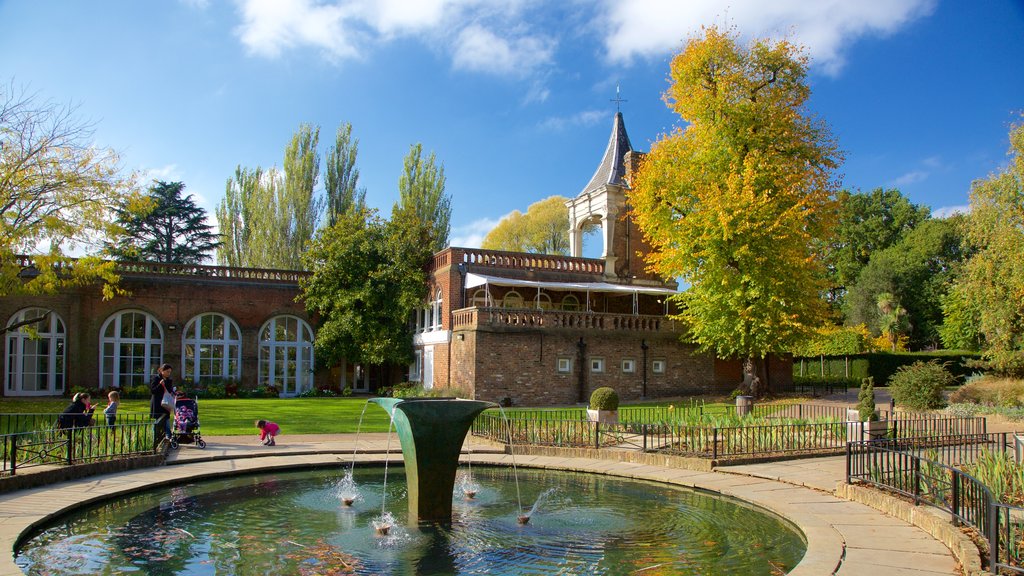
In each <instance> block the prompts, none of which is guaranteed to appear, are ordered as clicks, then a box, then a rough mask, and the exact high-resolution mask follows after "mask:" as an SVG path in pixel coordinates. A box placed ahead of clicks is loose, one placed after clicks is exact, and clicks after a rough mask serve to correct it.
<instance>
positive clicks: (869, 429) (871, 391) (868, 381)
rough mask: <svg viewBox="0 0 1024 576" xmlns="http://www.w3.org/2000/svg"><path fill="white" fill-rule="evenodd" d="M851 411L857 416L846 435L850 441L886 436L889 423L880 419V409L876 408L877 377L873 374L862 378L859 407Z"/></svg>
mask: <svg viewBox="0 0 1024 576" xmlns="http://www.w3.org/2000/svg"><path fill="white" fill-rule="evenodd" d="M849 412H850V413H853V414H855V415H856V418H857V420H856V421H854V422H851V424H853V426H848V427H847V435H846V437H847V439H848V440H849V441H850V442H855V441H858V440H864V441H865V442H867V441H871V440H875V439H877V438H881V437H883V436H885V434H886V433H887V432H888V430H889V425H888V423H887V422H885V421H884V420H879V419H878V410H877V409H876V408H875V379H874V377H872V376H868V377H867V378H864V379H863V380H861V382H860V392H859V393H857V408H856V410H852V409H851V410H849ZM858 432H859V433H858Z"/></svg>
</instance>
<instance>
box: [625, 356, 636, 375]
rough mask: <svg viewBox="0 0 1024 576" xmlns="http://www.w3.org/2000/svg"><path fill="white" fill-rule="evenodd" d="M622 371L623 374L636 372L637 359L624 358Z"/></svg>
mask: <svg viewBox="0 0 1024 576" xmlns="http://www.w3.org/2000/svg"><path fill="white" fill-rule="evenodd" d="M622 373H623V374H634V373H636V360H634V359H632V358H624V359H623V360H622Z"/></svg>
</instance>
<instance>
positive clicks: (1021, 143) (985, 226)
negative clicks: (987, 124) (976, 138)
mask: <svg viewBox="0 0 1024 576" xmlns="http://www.w3.org/2000/svg"><path fill="white" fill-rule="evenodd" d="M1009 155H1010V163H1009V165H1008V166H1007V167H1006V168H1005V169H1004V170H1002V171H1000V172H997V173H995V174H993V175H991V176H989V177H988V178H987V179H985V180H979V181H976V182H975V183H974V185H973V186H972V187H971V211H970V214H969V215H968V216H967V217H966V222H965V230H966V235H967V239H968V241H969V242H970V243H971V245H972V246H973V247H976V248H977V252H976V253H974V254H973V255H972V256H971V257H970V259H969V260H968V261H967V264H966V266H965V270H964V274H963V275H962V276H961V278H960V279H959V281H958V283H957V286H956V288H955V289H956V290H957V291H958V292H959V297H960V298H961V299H962V300H963V302H964V303H965V305H966V306H968V307H969V308H971V309H973V310H977V311H978V321H979V326H980V331H981V333H982V334H983V335H984V337H985V346H984V353H985V356H986V359H987V360H988V361H989V363H990V364H991V367H992V368H994V369H995V370H997V371H999V372H1002V373H1005V374H1011V375H1017V376H1024V250H1022V249H1021V246H1024V124H1016V125H1014V126H1013V127H1012V128H1011V129H1010V152H1009Z"/></svg>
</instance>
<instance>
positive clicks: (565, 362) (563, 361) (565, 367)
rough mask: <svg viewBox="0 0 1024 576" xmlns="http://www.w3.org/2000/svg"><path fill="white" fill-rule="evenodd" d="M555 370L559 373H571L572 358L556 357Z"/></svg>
mask: <svg viewBox="0 0 1024 576" xmlns="http://www.w3.org/2000/svg"><path fill="white" fill-rule="evenodd" d="M555 370H556V371H557V372H558V373H559V374H570V373H572V358H570V357H568V356H563V357H561V358H559V359H558V361H557V362H556V364H555Z"/></svg>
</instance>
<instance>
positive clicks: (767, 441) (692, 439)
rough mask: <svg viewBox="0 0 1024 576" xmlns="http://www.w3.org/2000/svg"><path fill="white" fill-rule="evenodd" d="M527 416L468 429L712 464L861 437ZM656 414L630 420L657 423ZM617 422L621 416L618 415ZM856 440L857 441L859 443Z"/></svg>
mask: <svg viewBox="0 0 1024 576" xmlns="http://www.w3.org/2000/svg"><path fill="white" fill-rule="evenodd" d="M546 414H548V413H545V412H534V413H530V417H526V415H525V414H521V415H520V416H519V417H510V418H507V419H503V418H502V416H501V415H500V414H497V413H493V412H484V413H483V414H481V415H480V416H479V417H477V419H476V421H475V422H474V424H473V434H475V435H477V436H482V437H485V438H488V439H491V440H494V441H497V442H502V443H508V442H509V441H510V438H511V442H512V443H513V444H525V445H536V446H557V447H564V448H600V447H606V446H618V447H620V448H624V449H629V448H632V449H636V450H641V451H645V452H658V453H663V454H671V455H680V456H695V457H701V458H711V459H713V460H716V461H721V460H728V459H741V458H749V457H760V456H784V455H789V454H794V453H800V454H815V453H818V454H826V453H829V454H841V453H842V451H843V449H844V448H845V447H846V443H847V441H848V439H849V438H850V437H853V436H860V435H861V434H862V424H861V423H859V422H847V421H845V420H842V421H840V420H833V421H826V422H817V423H783V422H771V421H770V420H768V419H756V418H755V419H751V420H750V423H749V424H737V425H727V426H722V425H707V424H676V423H672V422H665V421H658V420H656V419H655V421H654V422H643V421H641V420H630V419H629V418H625V419H620V421H619V422H618V423H615V424H610V423H601V424H597V423H593V422H587V421H585V420H583V419H581V418H579V417H577V416H575V414H574V413H573V417H571V418H559V417H558V414H557V413H556V414H554V415H546ZM659 415H660V414H659V413H657V412H650V411H649V412H639V413H634V414H630V415H629V416H630V418H631V417H634V416H647V417H651V418H656V417H657V416H659ZM620 416H621V415H620ZM984 428H985V419H984V418H925V419H921V420H914V419H911V418H899V419H895V420H893V421H891V423H890V425H889V428H888V431H887V434H888V435H890V436H891V437H893V438H898V439H911V438H920V437H922V436H925V435H927V434H932V435H936V434H945V435H953V434H963V433H966V432H970V433H980V432H984ZM858 439H859V438H858Z"/></svg>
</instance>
